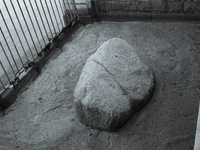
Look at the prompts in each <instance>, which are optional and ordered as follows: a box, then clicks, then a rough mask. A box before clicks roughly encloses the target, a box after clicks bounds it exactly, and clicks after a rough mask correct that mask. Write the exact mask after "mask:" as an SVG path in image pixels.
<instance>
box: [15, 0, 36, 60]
mask: <svg viewBox="0 0 200 150" xmlns="http://www.w3.org/2000/svg"><path fill="white" fill-rule="evenodd" d="M17 3H18V6H19V8H20V11H21V14H22V16H23V19H24V21H25V24H26V28H27V29H28V33H29V35H30V37H31V40H32V43H33V45H34V48H35V49H36V45H35V42H34V40H33V36H32V35H31V32H30V29H29V26H28V24H27V21H26V18H25V17H24V13H23V11H22V8H21V6H20V4H19V0H17ZM30 52H31V55H32V58H33V59H34V56H33V53H32V51H31V49H30Z"/></svg>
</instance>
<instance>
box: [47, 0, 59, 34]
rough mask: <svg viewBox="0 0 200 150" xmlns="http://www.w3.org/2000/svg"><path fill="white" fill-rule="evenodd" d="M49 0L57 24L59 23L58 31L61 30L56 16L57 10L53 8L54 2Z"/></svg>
mask: <svg viewBox="0 0 200 150" xmlns="http://www.w3.org/2000/svg"><path fill="white" fill-rule="evenodd" d="M49 1H50V4H51V9H52V11H53V15H54V18H55V20H56V24H57V27H58V32H59V31H60V28H59V25H58V20H57V17H56V14H55V11H54V9H53V5H52V2H51V0H49Z"/></svg>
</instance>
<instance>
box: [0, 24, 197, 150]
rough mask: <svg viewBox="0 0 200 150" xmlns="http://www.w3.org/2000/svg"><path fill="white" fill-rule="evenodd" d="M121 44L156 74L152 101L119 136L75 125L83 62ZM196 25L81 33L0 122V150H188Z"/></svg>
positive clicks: (92, 28)
mask: <svg viewBox="0 0 200 150" xmlns="http://www.w3.org/2000/svg"><path fill="white" fill-rule="evenodd" d="M114 37H118V38H122V39H125V40H126V41H127V42H128V43H129V44H130V45H132V46H133V48H134V49H136V51H137V52H138V54H139V56H140V57H141V60H142V61H143V62H144V63H146V64H147V65H148V66H149V67H150V68H151V69H152V70H153V72H154V74H155V78H156V89H155V93H154V95H153V98H152V99H151V101H150V102H149V103H148V104H147V105H146V106H145V107H144V108H143V109H142V110H141V111H140V112H138V113H136V114H135V115H133V116H132V117H131V118H130V120H129V121H128V122H127V123H126V124H125V125H124V126H123V127H122V128H121V129H120V130H119V131H117V132H113V133H110V132H105V131H99V130H94V129H91V128H89V127H87V126H85V125H84V124H82V123H80V122H79V120H78V118H77V114H76V112H75V109H74V108H73V89H74V87H75V85H76V83H77V81H78V78H79V75H80V72H81V69H82V67H83V65H84V62H85V61H86V59H87V58H88V57H89V56H90V55H91V54H93V53H94V52H95V51H96V50H97V49H98V47H99V46H100V45H101V44H102V43H104V42H105V41H106V40H108V39H111V38H114ZM199 39H200V24H187V23H151V22H149V23H147V22H145V23H144V22H127V23H116V22H99V23H94V24H91V25H87V26H85V27H81V28H80V29H79V30H78V31H77V32H76V33H75V34H74V35H73V36H72V40H71V41H70V42H68V43H67V44H65V45H64V47H63V50H64V51H63V52H62V53H60V54H59V55H57V56H54V57H52V58H51V59H50V61H49V62H48V63H47V64H46V65H45V67H44V68H43V70H42V73H41V75H40V76H39V77H38V78H37V79H36V80H35V81H34V82H32V83H31V84H30V85H27V86H26V88H24V89H23V91H22V92H21V93H20V94H19V95H18V98H17V100H16V102H15V103H14V104H13V105H12V106H10V107H9V108H8V109H7V110H6V115H5V116H4V117H2V118H0V127H1V128H0V145H1V146H0V149H3V148H5V149H6V148H8V149H9V150H10V149H11V148H14V149H15V148H16V149H20V150H39V149H40V150H41V149H48V150H50V149H52V150H57V149H58V150H68V149H73V150H78V149H79V150H90V149H91V150H105V149H107V150H110V149H113V150H189V149H193V147H194V140H195V131H196V123H197V116H198V106H199V105H198V104H199V97H200V69H199V68H200V41H199Z"/></svg>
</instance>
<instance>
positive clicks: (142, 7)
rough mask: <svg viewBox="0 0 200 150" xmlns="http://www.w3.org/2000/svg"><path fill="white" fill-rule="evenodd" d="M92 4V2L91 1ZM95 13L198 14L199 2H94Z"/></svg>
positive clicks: (129, 0) (169, 0) (145, 0)
mask: <svg viewBox="0 0 200 150" xmlns="http://www.w3.org/2000/svg"><path fill="white" fill-rule="evenodd" d="M93 2H94V0H93ZM96 3H97V5H98V8H97V9H98V10H96V11H104V12H110V11H116V12H117V11H122V12H123V11H130V12H131V11H139V12H165V13H166V12H167V13H173V12H176V13H177V12H178V13H183V12H185V13H199V12H200V1H199V0H118V1H117V0H101V1H100V0H96Z"/></svg>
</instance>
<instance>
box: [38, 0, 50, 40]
mask: <svg viewBox="0 0 200 150" xmlns="http://www.w3.org/2000/svg"><path fill="white" fill-rule="evenodd" d="M35 4H36V8H37V11H38V13H39V16H40V19H41V20H42V25H43V27H44V30H45V33H46V35H47V38H49V35H48V33H47V30H46V27H45V25H44V21H43V18H42V15H41V13H40V10H39V7H38V4H37V2H36V0H35Z"/></svg>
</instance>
